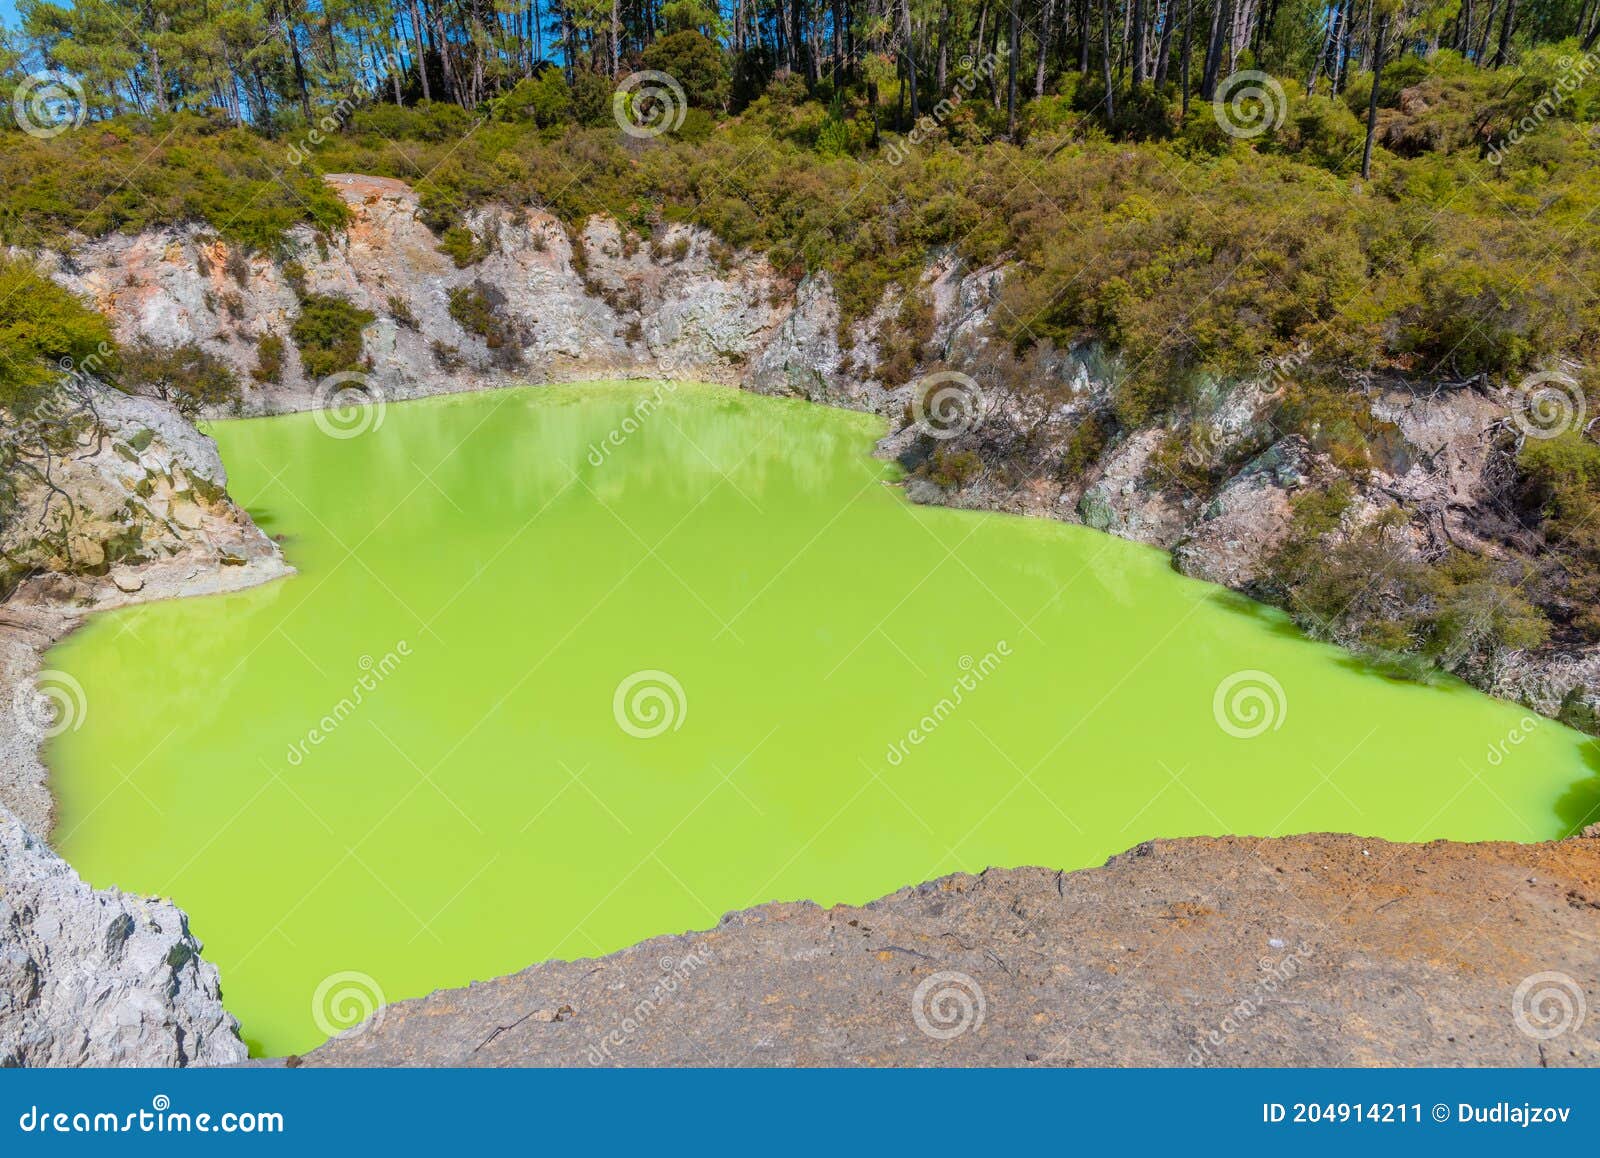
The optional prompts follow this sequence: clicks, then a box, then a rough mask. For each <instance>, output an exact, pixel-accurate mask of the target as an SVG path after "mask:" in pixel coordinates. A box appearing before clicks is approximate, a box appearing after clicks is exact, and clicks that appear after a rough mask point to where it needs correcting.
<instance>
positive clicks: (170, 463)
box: [0, 380, 289, 1066]
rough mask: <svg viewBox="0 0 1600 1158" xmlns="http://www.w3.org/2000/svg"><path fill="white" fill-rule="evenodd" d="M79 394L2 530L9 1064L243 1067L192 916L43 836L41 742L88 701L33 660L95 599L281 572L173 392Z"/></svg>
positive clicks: (104, 603)
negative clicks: (64, 431)
mask: <svg viewBox="0 0 1600 1158" xmlns="http://www.w3.org/2000/svg"><path fill="white" fill-rule="evenodd" d="M75 388H81V389H82V391H83V393H82V394H81V395H78V394H75V395H74V399H73V406H75V407H76V406H77V404H78V403H79V402H83V403H84V407H83V409H82V410H81V412H80V411H76V410H75V411H74V421H73V424H72V426H71V429H74V430H76V431H77V436H76V438H75V440H74V441H72V442H71V443H70V444H67V445H63V446H60V447H59V448H56V449H54V450H52V452H51V458H50V460H49V461H48V463H47V466H48V470H47V471H41V472H39V473H40V474H41V476H42V477H40V478H34V477H33V476H31V475H30V476H28V477H27V479H25V480H24V482H23V485H22V487H21V489H20V491H19V495H18V499H19V504H18V509H17V510H16V511H15V512H13V513H12V514H11V516H10V517H8V518H7V519H6V521H5V522H4V524H3V525H0V546H3V548H4V552H5V558H6V560H7V563H8V566H10V567H11V568H12V569H13V570H12V572H11V575H12V578H16V577H18V576H21V577H22V581H21V583H20V586H18V587H17V589H16V590H15V591H14V592H12V594H11V597H10V599H9V600H7V601H6V602H5V603H4V604H3V605H0V1066H18V1065H27V1066H33V1065H48V1066H70V1065H126V1066H135V1065H137V1066H175V1065H194V1064H204V1065H216V1064H224V1063H229V1062H235V1061H239V1060H241V1059H243V1058H244V1057H245V1056H246V1054H247V1051H246V1049H245V1046H244V1043H243V1042H242V1041H241V1040H240V1039H239V1036H238V1023H237V1022H236V1021H235V1020H234V1019H233V1017H232V1015H230V1014H229V1013H228V1012H227V1011H226V1010H225V1009H224V1008H223V1006H222V998H221V991H220V986H219V982H218V977H217V970H216V968H215V966H213V965H210V964H208V963H207V962H205V961H204V960H202V959H201V957H200V948H201V947H200V943H199V941H197V940H196V939H195V937H194V936H193V934H192V933H191V932H190V931H189V927H188V922H187V919H186V918H185V916H184V914H183V913H182V912H181V911H180V910H179V909H178V908H177V907H176V906H174V905H173V904H172V903H171V902H170V901H166V900H162V899H160V898H154V897H139V896H130V895H128V894H124V893H122V892H119V891H118V890H116V889H106V890H97V889H93V888H91V887H90V886H89V885H88V884H86V883H85V882H84V881H83V880H82V879H80V878H79V876H78V875H77V873H76V872H74V871H73V870H72V868H71V867H70V866H68V865H67V864H66V862H64V861H63V860H62V859H61V858H60V857H59V856H57V855H56V854H55V853H54V852H53V851H52V850H51V849H50V848H49V847H48V846H47V845H46V844H45V843H44V840H43V839H41V838H42V837H43V836H44V835H45V834H48V833H49V832H50V830H51V828H52V827H53V821H54V815H53V814H54V808H53V804H52V800H51V796H50V792H49V787H48V782H47V773H46V770H45V768H44V765H43V764H42V762H41V761H40V759H39V744H40V742H41V741H42V740H43V739H44V738H46V737H47V736H49V735H51V734H53V733H54V732H55V731H57V730H58V729H59V728H60V727H64V726H70V724H71V722H72V716H73V714H74V713H81V712H83V711H85V710H86V706H87V705H86V703H85V701H84V699H83V691H82V688H81V687H79V686H78V685H77V684H76V682H75V681H73V680H72V679H71V678H70V677H68V676H65V675H63V674H62V673H59V672H50V671H41V670H40V668H41V656H42V654H43V652H44V650H45V649H46V648H47V647H48V646H49V645H50V644H51V643H53V642H54V641H55V640H57V639H59V638H60V637H61V636H62V635H64V634H65V633H66V632H68V631H70V630H71V629H72V628H73V627H74V626H76V625H77V624H78V623H79V622H80V621H81V617H82V615H83V614H84V613H85V612H86V611H88V610H92V609H96V608H108V607H118V606H123V605H126V604H129V603H135V602H140V601H143V600H147V599H160V598H166V597H169V596H179V595H193V594H204V593H209V592H216V591H225V590H237V589H239V588H241V587H246V586H250V585H253V584H256V583H260V582H264V581H266V580H268V579H272V578H275V577H277V576H280V575H284V574H287V573H288V572H289V568H288V566H287V565H286V564H285V563H284V561H283V558H282V556H281V554H280V552H279V551H278V548H277V545H276V544H275V543H273V542H272V541H271V540H270V539H268V538H267V537H266V536H265V535H264V534H262V533H261V531H260V530H259V529H258V528H256V526H255V525H254V524H253V523H252V522H251V521H250V519H249V518H248V516H246V515H245V514H244V513H243V512H242V511H241V510H239V509H238V508H237V507H235V506H234V504H233V503H232V501H231V500H230V499H229V498H228V496H227V493H226V489H225V488H226V486H227V474H226V472H225V471H224V470H223V467H222V462H221V460H220V458H219V457H218V455H217V450H216V446H215V445H214V444H213V443H212V441H211V439H209V438H207V437H205V436H204V435H201V434H200V433H199V432H198V431H196V430H195V428H194V427H193V426H192V425H191V424H190V423H189V422H187V421H186V420H185V419H184V418H183V417H182V416H181V415H180V414H179V413H178V412H177V411H176V410H174V409H173V408H172V407H171V406H169V405H167V404H166V403H162V402H157V401H153V400H150V399H145V398H132V397H128V396H127V395H124V394H121V393H119V392H117V391H113V390H108V389H106V388H104V387H103V386H100V385H99V384H98V383H95V382H93V381H92V380H83V381H79V382H77V383H75ZM63 412H64V411H63ZM58 417H59V415H58Z"/></svg>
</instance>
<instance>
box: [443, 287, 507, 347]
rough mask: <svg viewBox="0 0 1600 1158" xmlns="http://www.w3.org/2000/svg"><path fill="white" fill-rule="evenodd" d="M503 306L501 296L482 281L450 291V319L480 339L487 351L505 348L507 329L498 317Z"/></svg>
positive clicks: (503, 299)
mask: <svg viewBox="0 0 1600 1158" xmlns="http://www.w3.org/2000/svg"><path fill="white" fill-rule="evenodd" d="M505 305H506V301H505V296H504V295H503V294H502V293H501V292H500V291H499V290H498V289H496V288H495V287H494V286H491V285H487V284H485V283H483V282H474V283H473V284H472V285H464V286H457V287H456V288H455V289H453V290H451V291H450V316H451V317H452V318H454V319H455V320H456V323H457V324H458V325H459V326H460V327H461V328H462V329H463V330H466V331H467V333H469V334H476V335H477V336H478V337H480V338H482V339H483V341H484V344H485V345H487V346H488V347H489V349H491V350H498V349H500V348H501V347H503V346H505V345H506V343H507V341H508V340H509V337H510V331H509V327H507V325H506V324H505V322H504V321H503V320H502V319H501V316H500V313H501V311H502V310H504V309H505Z"/></svg>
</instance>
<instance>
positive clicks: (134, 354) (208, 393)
mask: <svg viewBox="0 0 1600 1158" xmlns="http://www.w3.org/2000/svg"><path fill="white" fill-rule="evenodd" d="M118 381H119V383H120V384H121V385H122V386H123V387H124V388H126V389H128V390H130V391H131V392H133V393H135V394H145V395H149V396H150V397H153V398H159V399H161V400H162V401H163V402H170V403H172V404H173V405H174V406H176V407H177V408H178V410H179V411H181V412H182V413H183V414H185V415H186V416H188V417H190V418H192V417H194V416H195V415H197V414H199V413H200V412H201V411H202V410H208V409H210V410H214V409H217V408H218V407H225V406H233V405H235V404H237V402H238V401H239V380H238V378H237V377H235V375H234V373H233V370H232V369H230V368H229V366H228V364H227V363H226V362H224V361H222V359H220V358H218V357H216V356H215V355H213V354H210V353H208V352H206V351H205V350H202V349H201V348H200V347H199V346H197V345H195V344H194V343H192V342H189V343H185V344H183V345H179V346H158V345H156V344H154V343H153V342H151V341H150V340H149V339H147V338H140V339H139V340H138V341H137V342H135V343H134V344H133V345H132V346H128V347H125V348H124V349H123V351H122V367H121V371H120V373H119V375H118Z"/></svg>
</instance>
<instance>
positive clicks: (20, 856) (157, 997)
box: [0, 809, 248, 1066]
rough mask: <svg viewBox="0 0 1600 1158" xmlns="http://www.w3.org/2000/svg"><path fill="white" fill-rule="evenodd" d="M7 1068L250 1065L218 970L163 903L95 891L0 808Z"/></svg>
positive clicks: (1, 1028)
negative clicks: (226, 1007) (203, 957)
mask: <svg viewBox="0 0 1600 1158" xmlns="http://www.w3.org/2000/svg"><path fill="white" fill-rule="evenodd" d="M0 879H3V880H4V883H5V889H4V892H3V894H0V1066H181V1065H225V1064H227V1063H230V1062H237V1061H242V1060H244V1058H245V1057H246V1056H248V1051H247V1050H246V1048H245V1044H244V1042H243V1041H241V1040H240V1039H239V1023H238V1022H237V1021H235V1020H234V1018H233V1016H232V1015H231V1014H229V1013H228V1012H227V1011H226V1010H224V1009H223V1008H222V995H221V991H220V987H219V984H218V981H217V969H216V966H214V965H211V964H209V963H207V962H206V961H203V960H201V957H200V942H199V941H197V940H195V938H194V935H193V934H192V933H191V932H190V931H189V923H188V920H187V918H185V917H184V915H183V913H182V912H180V911H179V910H178V909H177V908H176V907H175V906H174V905H172V904H171V903H170V902H168V901H163V900H160V899H157V898H153V897H135V896H129V895H127V894H124V893H121V892H118V891H117V890H115V889H110V890H102V891H96V890H94V889H91V888H90V887H89V886H88V885H86V884H84V883H83V881H82V880H80V879H79V877H78V874H77V873H75V872H73V871H72V869H71V868H70V867H68V865H67V864H66V862H65V861H63V860H62V859H61V858H60V857H58V856H57V855H56V854H55V853H53V852H52V851H50V849H49V848H47V847H46V846H45V845H44V844H43V842H41V841H40V840H39V839H38V838H37V837H36V836H34V835H33V833H31V832H30V831H29V830H28V829H27V828H26V827H24V826H23V825H22V824H21V823H20V822H19V821H18V820H17V819H16V818H15V817H14V816H12V815H10V814H9V813H8V812H6V811H5V810H4V809H0Z"/></svg>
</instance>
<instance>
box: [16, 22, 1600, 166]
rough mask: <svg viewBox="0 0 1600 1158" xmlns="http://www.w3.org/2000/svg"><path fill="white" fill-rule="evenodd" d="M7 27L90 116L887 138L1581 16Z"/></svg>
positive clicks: (1201, 88) (1314, 85) (1132, 109)
mask: <svg viewBox="0 0 1600 1158" xmlns="http://www.w3.org/2000/svg"><path fill="white" fill-rule="evenodd" d="M18 23H19V27H18V28H17V29H15V30H12V32H11V33H10V34H9V37H8V42H7V44H6V45H5V47H4V56H3V57H0V64H3V65H5V66H6V67H7V68H8V70H9V71H11V72H12V73H15V74H17V75H18V76H22V75H26V74H27V73H28V72H30V71H31V70H35V69H38V68H46V69H59V70H61V71H62V72H64V73H66V74H68V75H69V76H71V77H73V78H74V79H75V81H76V83H78V84H80V85H81V86H82V89H83V92H84V100H85V103H86V106H87V110H88V111H89V113H90V115H92V116H95V117H105V116H115V115H118V114H121V113H130V112H138V113H166V112H171V111H176V110H180V109H189V110H215V111H217V112H219V113H220V114H221V115H223V116H225V117H226V118H228V119H229V120H231V121H232V122H233V123H235V124H250V125H254V126H256V127H258V128H263V129H271V128H274V127H282V126H284V125H286V124H289V123H292V122H293V120H294V118H295V117H296V116H298V117H300V118H303V119H304V120H306V121H310V120H312V119H313V118H315V117H316V116H318V115H319V114H320V113H322V112H323V111H324V110H325V109H326V108H327V107H328V106H329V105H330V104H332V105H338V104H341V103H343V102H347V101H349V100H350V99H351V98H352V96H354V97H356V98H357V99H361V100H372V101H387V102H392V103H395V104H414V103H416V102H417V101H419V100H421V101H445V102H450V103H452V104H457V105H460V106H462V107H463V108H466V109H469V110H474V109H478V108H480V107H481V106H483V105H485V104H486V103H488V102H491V101H493V100H494V99H495V98H496V97H497V96H500V95H503V94H505V93H507V92H508V91H510V90H512V89H514V88H515V87H516V86H517V84H518V83H519V82H521V81H525V80H529V79H532V78H534V77H535V76H536V75H538V74H539V73H541V72H542V71H543V70H544V69H545V68H546V67H548V66H549V65H551V64H555V65H558V66H559V67H560V68H561V70H562V71H563V73H564V79H565V81H566V82H567V84H568V85H569V86H578V85H583V84H585V83H588V82H587V81H586V80H585V78H586V77H598V78H603V79H605V80H607V81H610V82H612V83H615V82H617V81H618V80H620V79H621V78H623V77H624V76H625V75H626V74H627V73H628V72H629V71H630V70H632V69H635V68H638V67H641V66H643V67H647V68H648V67H652V64H653V62H654V63H655V64H661V65H672V66H677V69H676V70H675V69H674V68H673V67H665V68H663V69H662V71H664V72H668V73H671V74H673V75H674V76H677V77H678V79H679V81H680V82H681V83H682V84H684V85H685V87H686V88H687V89H688V90H689V96H690V99H691V100H692V101H693V102H694V103H696V104H697V105H700V106H702V107H706V108H714V109H719V110H727V111H732V112H737V111H738V110H739V109H740V108H741V107H743V106H744V105H745V104H748V103H749V101H750V100H752V99H753V98H754V97H755V96H757V95H759V93H760V92H761V91H762V89H763V88H764V87H765V85H766V83H767V82H769V81H770V79H771V78H772V77H773V76H774V75H775V74H778V73H784V74H793V75H795V76H797V77H800V78H802V79H803V80H804V82H805V84H806V86H807V88H808V90H809V91H810V92H812V93H813V94H818V93H820V94H821V95H822V96H823V97H824V98H825V99H826V98H829V97H831V96H832V95H833V94H837V93H840V92H842V91H845V90H847V89H852V88H860V89H861V90H862V92H863V94H864V95H865V96H866V97H867V99H868V100H869V101H870V102H872V103H873V105H874V107H876V104H877V101H878V100H884V101H885V107H884V108H883V110H882V115H883V117H884V118H885V119H886V120H887V121H888V122H889V123H891V124H893V125H895V126H902V127H903V126H905V125H907V124H908V123H912V122H915V121H916V120H917V119H918V118H919V117H920V116H921V115H922V114H923V113H925V112H926V111H928V110H929V109H931V108H933V107H935V106H936V105H937V104H938V102H939V101H940V100H941V99H943V98H944V97H945V96H947V95H948V93H949V90H950V86H951V84H952V80H953V78H955V77H956V75H957V74H958V73H961V72H964V71H970V70H972V69H973V68H974V66H975V64H977V63H978V62H987V66H986V67H984V68H983V69H982V72H983V73H984V78H983V79H984V86H983V87H984V88H986V89H987V90H988V91H987V93H986V94H985V95H986V96H987V97H988V98H989V99H990V101H991V103H992V105H993V106H995V107H997V108H998V107H1002V106H1003V108H1004V110H1005V112H1006V132H1007V133H1008V134H1009V135H1012V136H1014V135H1015V134H1016V133H1017V113H1018V109H1019V107H1020V105H1021V103H1022V102H1025V101H1026V100H1028V99H1030V98H1038V97H1043V96H1045V95H1046V94H1047V93H1051V92H1054V91H1058V90H1059V87H1060V85H1061V82H1062V79H1063V78H1064V77H1066V76H1069V75H1075V76H1077V77H1080V78H1082V82H1081V83H1085V84H1089V85H1092V86H1093V87H1094V90H1095V94H1096V100H1097V102H1098V103H1099V104H1100V106H1101V107H1102V109H1103V114H1104V116H1105V118H1106V120H1107V121H1108V122H1111V123H1112V124H1114V125H1116V126H1118V127H1121V128H1123V129H1125V130H1127V131H1139V130H1140V129H1142V130H1143V131H1146V132H1149V131H1151V130H1152V128H1153V126H1152V125H1150V124H1148V123H1145V124H1142V125H1141V124H1140V123H1139V121H1140V114H1141V113H1143V114H1144V116H1145V117H1149V116H1150V115H1151V109H1150V107H1149V106H1150V105H1151V104H1152V94H1161V93H1163V92H1165V91H1166V90H1167V88H1168V86H1169V85H1170V86H1175V87H1176V89H1177V90H1178V95H1179V99H1180V102H1181V104H1182V105H1183V107H1184V108H1185V109H1187V106H1188V104H1189V101H1190V100H1191V98H1193V97H1198V98H1199V99H1201V100H1207V101H1209V100H1211V99H1213V97H1214V95H1215V94H1216V91H1217V88H1218V85H1219V83H1221V82H1222V81H1223V80H1225V79H1226V78H1227V77H1228V76H1230V75H1231V74H1233V73H1234V72H1236V71H1237V70H1239V69H1240V68H1245V67H1249V68H1257V69H1261V70H1264V71H1266V72H1270V73H1272V74H1273V75H1278V76H1284V77H1294V78H1296V79H1297V80H1298V82H1299V83H1300V85H1301V86H1302V87H1303V88H1304V89H1305V91H1306V92H1307V93H1312V92H1314V91H1317V89H1318V87H1319V86H1320V87H1321V88H1322V89H1323V90H1324V91H1326V92H1328V93H1329V94H1330V95H1333V96H1337V95H1339V94H1340V93H1342V92H1343V91H1344V90H1345V89H1346V88H1347V87H1348V86H1349V85H1350V84H1351V83H1352V81H1353V79H1354V78H1355V77H1356V76H1357V75H1358V74H1360V73H1362V72H1371V71H1375V70H1378V69H1381V67H1382V65H1383V63H1384V61H1385V59H1386V58H1389V59H1393V58H1395V57H1399V56H1402V55H1414V56H1418V57H1421V58H1427V57H1430V56H1432V55H1434V54H1435V53H1437V52H1439V51H1440V50H1448V51H1450V52H1453V53H1455V54H1457V55H1458V56H1459V57H1460V58H1461V59H1463V60H1466V61H1470V62H1471V63H1472V64H1474V65H1475V66H1477V67H1480V68H1484V69H1502V68H1505V67H1506V66H1507V65H1510V64H1512V63H1514V62H1515V61H1517V60H1518V59H1519V57H1520V56H1521V55H1522V53H1524V52H1525V51H1526V50H1527V49H1529V48H1531V47H1535V46H1538V45H1541V44H1549V43H1558V42H1562V41H1567V40H1572V41H1575V42H1576V44H1577V49H1578V51H1579V52H1588V51H1589V50H1591V49H1592V48H1593V47H1594V44H1595V41H1596V38H1597V36H1600V0H1333V2H1332V3H1327V2H1319V0H1019V2H1018V3H1015V4H1009V5H1008V4H1004V3H1000V2H998V0H948V2H935V0H864V2H861V0H728V2H727V3H725V4H721V5H714V4H708V3H704V2H703V0H666V2H665V3H657V2H655V0H609V3H608V2H606V0H577V2H574V0H527V2H526V3H523V2H521V0H394V2H392V3H388V2H384V0H316V2H298V0H238V2H235V0H229V2H227V3H222V2H219V0H203V2H201V3H190V2H187V0H80V2H76V3H72V4H58V3H53V2H51V0H23V2H22V4H21V5H20V19H19V22H18ZM679 71H681V72H682V73H683V75H681V76H680V75H679ZM891 92H892V94H893V96H892V100H889V99H888V97H889V94H890V93H891ZM1119 104H1122V105H1124V106H1125V110H1126V111H1124V112H1123V113H1121V114H1119V112H1118V111H1117V106H1118V105H1119Z"/></svg>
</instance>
